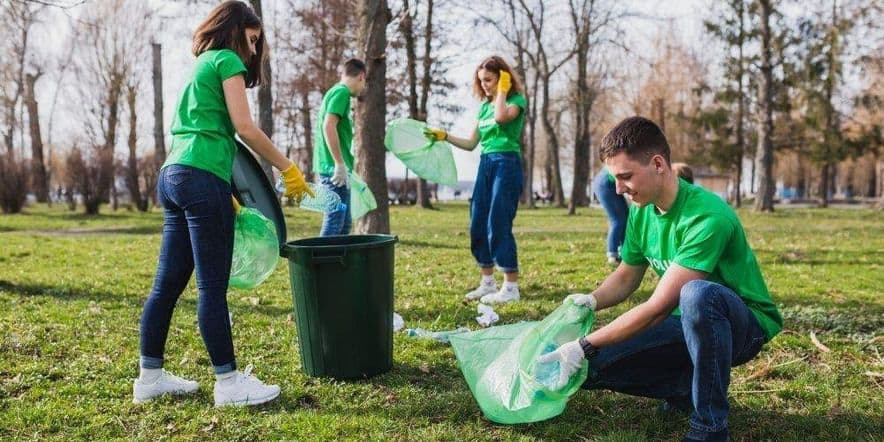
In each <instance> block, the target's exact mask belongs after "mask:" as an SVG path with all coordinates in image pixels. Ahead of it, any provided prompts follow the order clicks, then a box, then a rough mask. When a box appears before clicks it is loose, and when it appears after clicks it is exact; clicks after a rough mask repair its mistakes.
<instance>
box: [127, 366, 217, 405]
mask: <svg viewBox="0 0 884 442" xmlns="http://www.w3.org/2000/svg"><path fill="white" fill-rule="evenodd" d="M199 388H200V386H199V384H198V383H196V382H195V381H191V380H187V379H184V378H181V377H178V376H175V375H174V374H172V373H169V372H168V371H166V370H163V371H162V372H161V373H160V376H159V377H158V378H157V379H156V380H155V381H153V382H151V383H147V382H144V381H142V380H141V379H140V378H139V379H136V380H135V383H134V384H133V385H132V396H133V398H132V402H134V403H136V404H140V403H142V402H147V401H149V400H151V399H153V398H155V397H157V396H161V395H164V394H175V395H177V394H189V393H193V392H195V391H197V390H199Z"/></svg>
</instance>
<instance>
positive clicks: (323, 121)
mask: <svg viewBox="0 0 884 442" xmlns="http://www.w3.org/2000/svg"><path fill="white" fill-rule="evenodd" d="M364 90H365V63H363V62H362V60H359V59H356V58H351V59H349V60H347V61H346V62H344V65H343V66H341V81H340V82H338V84H336V85H334V86H332V87H331V89H329V90H328V91H326V92H325V95H324V96H323V97H322V106H321V107H320V108H319V115H318V117H317V118H316V137H315V138H314V142H313V152H314V155H313V172H315V173H316V174H317V175H319V183H320V184H321V185H323V186H325V187H326V188H328V189H329V190H331V191H332V192H334V193H336V194H338V196H340V197H341V202H342V203H344V204H346V206H343V207H342V208H341V209H339V210H336V211H334V212H326V213H325V214H324V215H323V217H322V228H321V229H320V231H319V236H329V235H346V234H348V233H350V227H351V226H352V225H353V220H352V218H351V217H350V183H349V179H350V178H349V174H350V172H352V171H353V152H352V150H351V146H352V144H353V122H352V121H351V120H350V98H351V97H356V96H359V95H360V94H362V92H363V91H364Z"/></svg>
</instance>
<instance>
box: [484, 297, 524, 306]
mask: <svg viewBox="0 0 884 442" xmlns="http://www.w3.org/2000/svg"><path fill="white" fill-rule="evenodd" d="M518 301H519V298H516V299H508V300H506V301H494V300H487V301H485V300H482V301H481V302H482V304H488V305H501V304H509V303H511V302H518Z"/></svg>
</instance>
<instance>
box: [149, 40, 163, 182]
mask: <svg viewBox="0 0 884 442" xmlns="http://www.w3.org/2000/svg"><path fill="white" fill-rule="evenodd" d="M150 47H151V55H152V58H151V61H152V69H151V78H152V79H153V141H154V156H155V157H156V161H157V164H156V167H158V168H159V167H160V166H161V165H162V164H163V163H165V162H166V135H165V134H166V130H165V129H164V128H163V46H162V45H161V44H159V43H157V42H152V43H151V44H150Z"/></svg>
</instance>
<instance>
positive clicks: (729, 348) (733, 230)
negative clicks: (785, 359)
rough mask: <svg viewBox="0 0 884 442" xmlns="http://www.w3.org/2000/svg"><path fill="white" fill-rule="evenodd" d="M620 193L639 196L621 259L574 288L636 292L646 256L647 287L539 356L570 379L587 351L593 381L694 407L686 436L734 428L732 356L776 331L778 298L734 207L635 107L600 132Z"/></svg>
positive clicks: (670, 405)
mask: <svg viewBox="0 0 884 442" xmlns="http://www.w3.org/2000/svg"><path fill="white" fill-rule="evenodd" d="M600 156H601V158H602V160H604V162H605V165H606V166H607V167H608V170H610V172H611V174H612V175H613V176H614V179H615V180H616V187H617V193H619V194H622V195H625V196H626V198H627V199H629V200H630V201H632V203H633V204H632V207H631V208H630V212H629V219H628V221H627V224H626V239H625V241H624V243H623V248H622V249H621V257H622V259H623V262H622V263H621V264H620V265H619V266H618V267H617V269H616V270H614V272H613V273H612V274H611V275H609V276H608V277H607V278H606V279H605V280H604V282H602V284H601V285H600V286H599V287H598V288H597V289H596V290H595V291H594V292H592V293H590V294H573V295H570V296H568V298H566V301H569V300H570V301H572V302H574V303H575V304H580V305H585V306H587V307H589V308H592V309H595V310H601V309H605V308H608V307H611V306H614V305H616V304H619V303H620V302H622V301H624V300H625V299H626V298H627V297H629V296H630V295H631V294H632V293H633V292H634V291H635V290H636V289H637V288H638V287H639V285H640V284H641V281H642V278H643V277H644V274H645V271H646V270H647V268H648V266H650V267H651V268H652V269H653V270H654V272H655V273H656V274H657V275H658V276H659V277H660V281H659V282H658V283H657V287H656V288H655V289H654V292H653V294H652V295H651V297H650V298H649V299H648V300H647V301H645V302H643V303H641V304H639V305H637V306H635V307H633V308H631V309H630V310H628V311H627V312H626V313H623V314H622V315H620V316H619V317H617V318H615V319H614V320H613V321H611V322H610V323H608V324H607V325H605V326H603V327H601V328H599V329H598V330H595V331H594V332H592V333H590V334H589V335H588V336H585V337H582V338H580V339H578V340H576V341H572V342H568V343H566V344H563V345H562V346H561V347H559V348H558V349H557V350H555V351H553V352H550V353H547V354H545V355H542V356H540V358H539V360H540V361H542V362H554V361H555V362H559V364H560V367H561V370H560V376H559V380H558V381H559V383H560V384H562V385H564V383H566V382H567V381H568V379H569V378H570V377H571V375H573V374H574V373H575V372H576V371H577V370H578V369H579V368H580V366H581V364H582V363H583V360H584V359H588V360H589V367H590V373H591V374H590V376H589V378H588V379H587V381H586V383H585V384H584V388H587V389H609V390H614V391H619V392H622V393H627V394H632V395H637V396H645V397H651V398H659V399H664V402H663V404H662V406H661V409H662V410H670V409H673V410H681V411H685V412H690V414H691V417H690V430H689V431H688V433H687V435H686V436H685V440H716V441H719V440H721V441H723V440H728V426H727V425H728V421H727V417H728V410H729V408H728V407H729V406H728V400H727V389H728V384H729V383H730V371H731V367H734V366H737V365H740V364H743V363H745V362H747V361H749V360H751V359H752V358H753V357H755V355H756V354H758V352H759V351H760V350H761V347H762V346H763V345H764V343H765V342H767V341H769V340H770V339H771V338H773V337H774V336H775V335H776V334H777V333H779V332H780V330H781V329H782V326H783V319H782V317H781V316H780V313H779V311H778V310H777V307H776V305H775V304H774V303H773V301H772V299H771V297H770V293H768V290H767V285H766V284H765V282H764V279H763V277H762V275H761V270H760V269H759V267H758V262H757V260H756V259H755V255H754V254H753V253H752V250H751V249H750V248H749V243H748V242H747V240H746V235H745V232H744V231H743V226H742V225H741V223H740V220H739V218H738V217H737V215H736V213H735V212H734V211H733V209H731V207H730V206H728V205H727V203H725V202H724V201H723V200H722V199H721V198H719V197H718V196H717V195H715V194H713V193H711V192H709V191H706V190H704V189H702V188H700V187H697V186H694V185H692V184H689V183H687V182H686V181H684V180H682V179H679V178H678V176H677V175H676V174H675V172H673V170H672V168H671V166H670V159H669V144H668V143H667V142H666V137H665V136H664V135H663V132H662V131H661V130H660V128H659V127H657V125H656V124H654V123H653V122H651V121H650V120H647V119H645V118H641V117H632V118H627V119H626V120H623V121H622V122H620V123H619V124H618V125H617V126H616V127H614V129H612V130H611V131H610V132H609V133H608V134H607V135H606V136H605V138H604V139H603V140H602V145H601V148H600Z"/></svg>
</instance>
